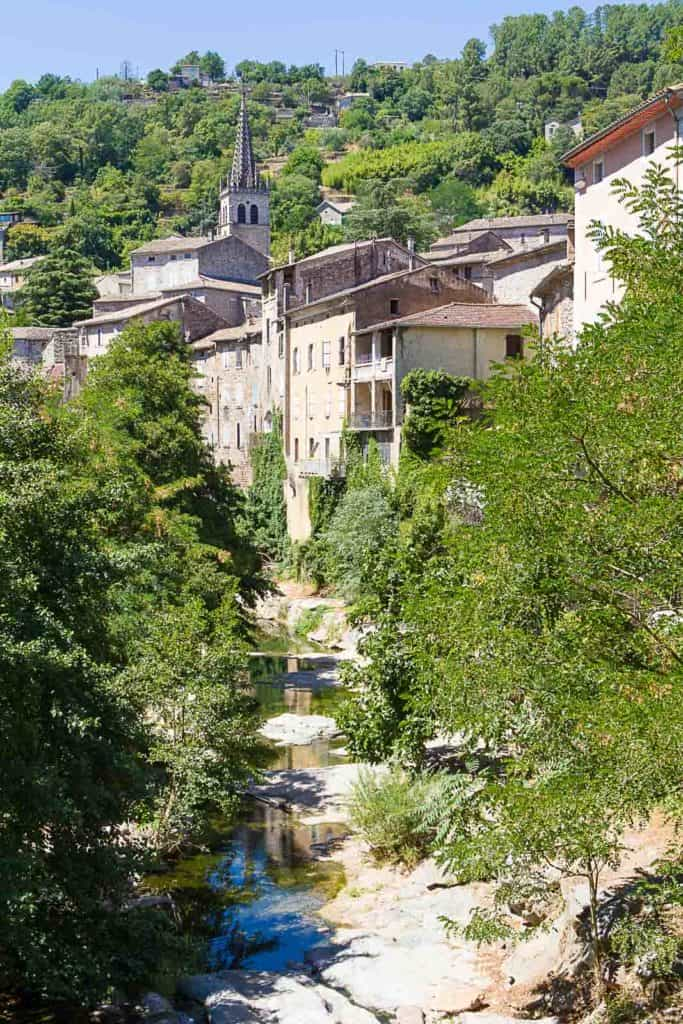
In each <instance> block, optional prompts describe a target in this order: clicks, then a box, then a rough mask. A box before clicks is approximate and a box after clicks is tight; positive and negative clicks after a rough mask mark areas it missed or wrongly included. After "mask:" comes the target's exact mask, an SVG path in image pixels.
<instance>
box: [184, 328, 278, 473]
mask: <svg viewBox="0 0 683 1024" xmlns="http://www.w3.org/2000/svg"><path fill="white" fill-rule="evenodd" d="M261 350H262V345H261V324H260V321H251V322H248V323H246V324H243V325H242V326H240V327H229V328H223V329H221V330H218V331H214V332H213V333H212V334H209V335H207V336H206V337H205V338H201V339H200V340H199V341H195V342H193V343H192V361H193V363H194V367H195V372H196V378H195V380H196V385H195V386H196V388H197V391H198V392H199V393H200V394H201V395H202V396H203V398H204V399H205V402H206V405H205V407H204V415H203V430H204V436H205V438H206V441H207V443H208V444H209V446H210V447H211V448H212V450H213V452H214V457H215V459H216V461H217V462H219V463H222V464H224V465H229V466H231V467H232V478H233V480H234V482H235V483H236V484H238V485H239V486H241V487H248V486H249V484H250V483H251V463H250V458H249V453H250V446H251V441H252V439H253V435H254V434H256V433H257V432H259V431H261V430H262V427H263V424H262V418H261V400H260V389H259V385H260V362H261Z"/></svg>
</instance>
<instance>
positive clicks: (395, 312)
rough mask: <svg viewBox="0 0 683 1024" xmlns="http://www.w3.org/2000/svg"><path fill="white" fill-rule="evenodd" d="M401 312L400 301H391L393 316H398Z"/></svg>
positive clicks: (390, 309)
mask: <svg viewBox="0 0 683 1024" xmlns="http://www.w3.org/2000/svg"><path fill="white" fill-rule="evenodd" d="M400 312H401V303H400V302H399V300H398V299H389V313H390V314H391V316H398V315H399V313H400Z"/></svg>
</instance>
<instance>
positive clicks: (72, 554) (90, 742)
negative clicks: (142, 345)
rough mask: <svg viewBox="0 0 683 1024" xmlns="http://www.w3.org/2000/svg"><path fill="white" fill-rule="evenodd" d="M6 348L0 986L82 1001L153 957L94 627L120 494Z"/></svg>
mask: <svg viewBox="0 0 683 1024" xmlns="http://www.w3.org/2000/svg"><path fill="white" fill-rule="evenodd" d="M9 349H10V343H9V341H8V340H7V339H5V338H3V345H2V353H1V355H0V424H1V427H0V506H1V507H2V523H3V525H2V555H0V558H1V559H2V566H3V568H2V572H1V573H0V577H1V579H2V583H0V617H1V619H2V643H1V644H0V666H1V669H0V737H1V739H2V746H1V749H2V754H1V755H0V765H1V768H2V777H3V784H2V787H1V789H0V820H1V821H2V826H0V932H1V938H0V959H1V960H2V980H3V987H4V988H5V989H7V988H9V989H12V988H20V989H22V990H28V991H29V992H31V993H33V994H34V995H35V996H39V997H51V998H59V999H68V1000H74V999H75V1000H82V1001H84V1002H88V1003H89V1002H91V1001H93V1000H94V999H97V998H101V997H102V996H104V995H105V993H106V991H107V990H108V989H109V988H110V987H111V986H120V985H124V984H132V985H135V984H136V983H137V982H141V981H142V980H143V977H144V976H145V974H146V973H147V972H148V971H149V969H150V967H151V966H152V965H153V963H154V961H156V957H157V955H158V950H159V949H162V948H163V940H162V922H163V917H161V918H160V917H158V916H157V917H156V918H155V919H154V920H152V921H149V920H148V919H147V918H145V917H144V916H143V915H141V912H140V911H136V910H130V909H127V906H128V904H129V901H130V897H131V875H132V872H133V871H135V870H139V869H140V867H141V865H142V862H141V860H140V856H139V855H140V852H141V851H140V849H139V848H137V847H136V844H134V843H133V842H132V841H131V836H130V830H129V828H128V826H127V823H128V822H130V821H131V820H132V819H133V818H134V816H135V810H136V805H137V802H138V801H139V800H141V799H142V798H143V797H144V776H143V773H142V771H141V763H142V762H141V756H140V755H141V752H142V750H143V749H144V735H143V733H142V721H141V719H140V718H139V717H138V715H137V712H136V708H135V705H134V704H133V703H131V701H130V700H129V699H128V697H127V696H126V695H125V694H124V693H123V692H122V690H121V689H120V688H118V687H117V685H116V678H115V673H114V670H113V665H112V663H111V661H110V659H109V657H108V654H109V652H108V645H107V639H106V630H105V628H104V616H105V615H106V609H107V606H108V604H109V597H108V594H109V589H110V586H111V584H112V581H113V580H114V579H116V578H117V577H118V576H119V573H120V566H119V567H117V566H116V565H115V560H113V559H112V552H111V550H110V549H109V548H108V545H106V544H105V543H104V542H103V536H102V533H101V531H100V529H99V526H98V522H97V519H98V510H99V511H101V512H102V514H106V513H105V504H106V502H107V501H109V500H111V498H112V497H113V493H114V491H115V488H114V491H108V488H107V487H106V486H105V487H104V488H103V486H102V481H101V480H100V479H98V477H97V476H96V475H94V474H92V473H90V472H89V467H90V465H91V463H90V440H89V438H87V437H86V435H85V434H84V433H83V432H82V431H80V430H79V429H78V425H77V424H75V423H74V420H73V417H72V416H71V415H70V414H60V412H59V410H58V409H57V408H56V407H55V404H54V402H53V400H52V398H51V396H50V394H49V390H48V385H47V384H46V382H45V381H44V379H43V378H42V375H41V374H36V375H35V376H33V375H30V374H27V373H26V371H25V370H23V369H20V368H18V367H17V366H16V364H14V363H13V362H11V361H10V359H9V357H8V354H9ZM107 491H108V493H107ZM155 921H156V923H155ZM138 943H139V944H138ZM158 943H159V944H160V945H159V946H158V947H157V950H156V951H155V952H154V953H152V952H151V951H152V949H153V948H154V947H155V946H157V944H158ZM131 951H135V952H134V954H133V955H131Z"/></svg>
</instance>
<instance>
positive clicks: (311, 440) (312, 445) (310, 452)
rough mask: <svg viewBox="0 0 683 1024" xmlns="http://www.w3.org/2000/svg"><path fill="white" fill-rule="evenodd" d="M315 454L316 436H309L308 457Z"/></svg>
mask: <svg viewBox="0 0 683 1024" xmlns="http://www.w3.org/2000/svg"><path fill="white" fill-rule="evenodd" d="M314 455H315V438H314V437H309V439H308V457H309V459H312V458H313V456H314Z"/></svg>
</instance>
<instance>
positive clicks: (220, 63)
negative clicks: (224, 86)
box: [199, 50, 225, 82]
mask: <svg viewBox="0 0 683 1024" xmlns="http://www.w3.org/2000/svg"><path fill="white" fill-rule="evenodd" d="M199 67H200V68H201V70H202V71H203V72H204V74H205V75H208V76H209V78H210V79H211V80H212V81H213V82H222V81H223V79H224V78H225V61H224V60H223V58H222V57H221V55H220V54H219V53H216V51H215V50H207V51H206V53H205V54H203V56H202V57H201V59H200V61H199Z"/></svg>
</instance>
